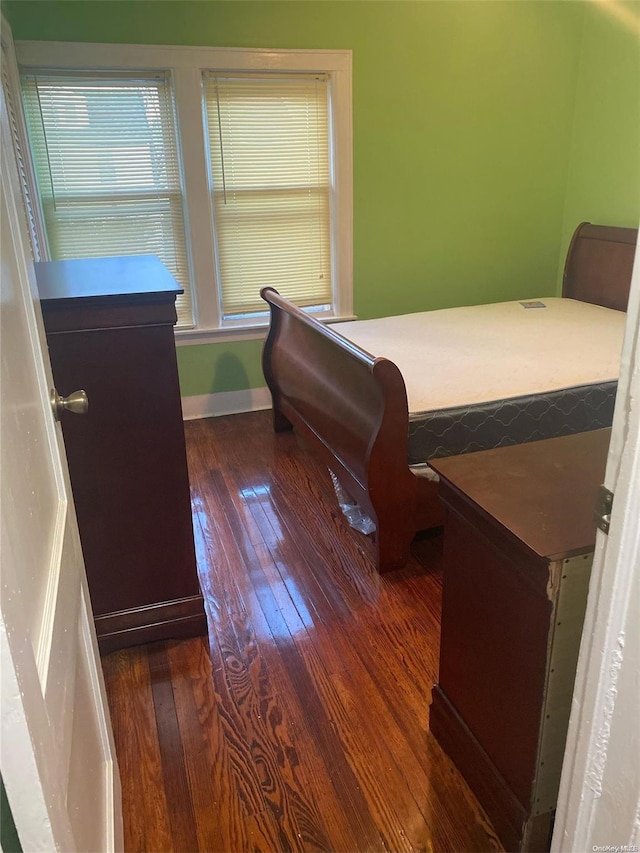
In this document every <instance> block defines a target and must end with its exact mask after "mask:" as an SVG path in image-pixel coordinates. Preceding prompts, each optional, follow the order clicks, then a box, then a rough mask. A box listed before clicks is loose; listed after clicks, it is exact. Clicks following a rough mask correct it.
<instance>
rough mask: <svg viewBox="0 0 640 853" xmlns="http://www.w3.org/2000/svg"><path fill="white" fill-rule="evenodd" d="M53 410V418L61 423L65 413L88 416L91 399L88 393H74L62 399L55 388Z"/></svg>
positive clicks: (52, 402)
mask: <svg viewBox="0 0 640 853" xmlns="http://www.w3.org/2000/svg"><path fill="white" fill-rule="evenodd" d="M51 408H52V410H53V417H54V418H55V419H56V420H57V421H59V420H60V417H61V415H62V413H63V412H73V413H74V414H75V415H86V414H87V412H88V411H89V398H88V397H87V392H86V391H74V392H73V394H69V396H68V397H61V396H60V394H58V392H57V391H56V389H55V388H52V389H51Z"/></svg>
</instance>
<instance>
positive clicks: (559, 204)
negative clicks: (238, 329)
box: [6, 0, 637, 395]
mask: <svg viewBox="0 0 640 853" xmlns="http://www.w3.org/2000/svg"><path fill="white" fill-rule="evenodd" d="M6 6H7V7H8V12H9V17H10V20H11V23H12V26H13V31H14V37H15V38H17V39H19V38H33V39H56V40H77V41H112V42H134V43H135V42H146V43H167V44H168V43H175V44H209V45H216V46H238V47H242V46H248V47H282V48H287V47H290V48H291V47H298V48H350V49H352V50H353V120H354V295H355V310H356V312H357V313H358V315H359V316H360V317H373V316H380V315H384V314H394V313H396V314H397V313H404V312H408V311H415V310H424V309H430V308H438V307H443V306H449V305H459V304H465V303H474V302H489V301H494V300H500V299H512V298H518V297H524V296H533V295H543V294H548V293H551V292H553V291H554V289H555V287H556V280H557V270H558V265H559V263H560V259H561V253H562V252H563V251H564V248H563V246H562V238H563V228H564V229H565V230H566V228H568V227H569V224H570V223H571V217H572V216H577V219H576V221H578V220H579V219H580V218H583V217H582V214H581V213H580V209H581V205H580V203H579V199H577V197H576V201H575V203H574V202H573V201H572V202H571V204H569V203H567V205H566V206H565V196H566V190H567V175H568V174H570V175H571V180H572V182H573V183H576V184H577V185H579V184H580V182H581V177H580V174H581V173H580V171H579V170H576V169H575V168H571V169H569V154H570V152H571V153H572V155H574V156H576V157H577V156H578V153H577V142H576V140H577V134H576V133H574V135H573V137H572V128H573V124H574V112H575V114H576V127H577V126H578V118H579V114H580V110H581V109H584V110H585V111H587V110H588V100H589V92H588V79H587V78H588V76H589V75H588V73H587V71H588V66H589V62H590V60H586V61H585V60H584V58H583V60H582V61H581V42H582V37H583V19H584V17H585V4H584V3H582V2H575V3H567V2H544V3H543V2H536V0H533V2H529V0H504V2H502V1H501V0H485V2H475V1H474V0H471V2H466V0H460V2H449V0H442V2H439V0H433V2H404V0H391V2H386V0H359V2H351V0H343V2H332V0H325V2H322V0H321V1H320V2H316V0H308V2H300V0H298V2H279V0H273V2H272V0H263V2H250V0H249V1H248V2H238V0H235V2H234V0H230V1H229V0H220V1H219V2H218V0H215V1H214V0H209V2H192V0H176V2H173V0H165V2H159V0H121V2H109V0H107V2H101V0H92V2H89V0H84V2H69V0H46V1H45V2H26V1H25V0H12V2H9V3H7V4H6ZM591 11H592V10H589V12H590V15H589V17H588V21H587V24H586V26H585V29H586V32H587V34H588V39H587V41H588V42H589V44H591V41H593V42H594V44H597V43H598V38H599V34H598V26H599V22H598V21H595V20H592V16H591ZM592 29H593V30H594V34H593V36H592V34H591V31H592ZM594 50H595V48H594ZM579 75H580V77H579ZM579 83H580V86H581V89H580V92H581V93H583V92H584V96H583V95H582V94H581V96H580V99H579V104H578V106H577V107H576V91H577V87H578V84H579ZM628 85H629V86H631V84H629V83H628ZM583 100H584V101H585V106H584V107H581V106H580V104H582V102H583ZM619 100H621V98H619V99H616V103H617V102H618V101H619ZM627 106H628V104H627ZM606 108H607V110H610V111H611V112H615V111H616V109H617V107H616V105H615V104H614V103H608V104H607V107H606ZM596 124H597V122H596ZM572 139H573V148H572ZM636 141H637V134H636ZM618 165H620V164H618ZM585 168H586V166H585ZM572 186H573V184H572ZM574 195H577V194H576V193H574V194H573V195H572V198H573V196H574ZM563 215H564V218H563ZM609 221H612V220H611V217H609ZM259 350H260V346H259V344H257V342H254V341H248V342H241V343H234V344H229V343H219V344H215V345H208V346H205V345H203V346H197V347H194V346H189V347H181V348H180V349H179V365H180V376H181V384H182V390H183V393H184V394H185V395H193V394H205V393H210V392H214V391H227V390H236V389H240V388H244V387H256V386H260V385H262V384H263V379H262V375H261V372H260V366H259Z"/></svg>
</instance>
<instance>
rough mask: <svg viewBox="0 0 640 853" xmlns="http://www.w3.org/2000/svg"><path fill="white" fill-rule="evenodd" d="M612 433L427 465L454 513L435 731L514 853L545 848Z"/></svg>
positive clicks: (449, 526)
mask: <svg viewBox="0 0 640 853" xmlns="http://www.w3.org/2000/svg"><path fill="white" fill-rule="evenodd" d="M610 432H611V431H610V430H608V429H606V430H595V431H593V432H587V433H581V434H578V435H571V436H566V437H563V438H554V439H550V440H548V441H538V442H532V443H530V444H523V445H518V446H514V447H504V448H500V449H496V450H487V451H482V452H480V453H471V454H467V455H465V456H457V457H450V458H447V459H438V460H434V461H433V462H432V463H431V464H432V465H433V468H434V469H435V470H436V471H437V472H438V473H439V475H440V478H441V481H440V495H441V498H442V500H443V501H444V503H445V505H446V506H447V508H448V510H449V512H448V518H447V522H446V525H445V536H444V573H443V601H442V643H441V650H440V671H439V680H438V684H437V685H436V686H435V687H434V690H433V704H432V706H431V714H430V728H431V732H432V733H433V735H434V736H435V737H436V739H437V740H438V741H439V742H440V744H441V745H442V747H443V748H444V750H445V751H446V752H447V753H448V754H449V755H450V756H451V758H452V759H453V761H454V763H455V764H456V765H457V766H458V768H459V769H460V771H461V772H462V774H463V776H464V777H465V779H466V780H467V782H468V783H469V785H470V787H471V788H472V790H473V791H474V793H475V794H476V796H477V797H478V800H479V801H480V803H481V804H482V805H483V806H484V808H485V810H486V812H487V814H488V815H489V817H490V818H491V820H492V822H493V824H494V827H495V829H496V831H497V833H498V834H499V836H500V839H501V841H502V843H503V844H504V846H505V848H506V849H507V850H509V851H512V850H548V849H549V844H550V840H551V839H550V836H551V832H552V828H553V818H554V814H555V808H556V801H557V795H558V787H559V783H560V772H561V769H562V759H563V755H564V748H565V741H566V733H567V726H568V720H569V712H570V707H571V697H572V694H573V684H574V680H575V670H576V663H577V658H578V651H579V646H580V638H581V633H582V625H583V621H584V612H585V607H586V599H587V592H588V586H589V576H590V572H591V564H592V561H593V550H594V543H595V533H596V522H595V519H594V508H595V506H596V497H597V492H598V487H599V485H600V484H601V483H602V481H603V479H604V471H605V464H606V457H607V450H608V446H609V439H610Z"/></svg>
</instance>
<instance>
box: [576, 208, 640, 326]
mask: <svg viewBox="0 0 640 853" xmlns="http://www.w3.org/2000/svg"><path fill="white" fill-rule="evenodd" d="M637 239H638V229H637V228H617V227H614V226H611V225H591V223H590V222H583V223H582V224H581V225H578V227H577V228H576V231H575V234H574V235H573V237H572V239H571V244H570V246H569V251H568V252H567V260H566V263H565V265H564V276H563V279H562V295H563V296H566V297H568V298H569V299H579V300H580V301H581V302H592V303H593V304H595V305H604V307H605V308H615V309H616V310H618V311H626V310H627V302H628V300H629V288H630V286H631V271H632V269H633V258H634V255H635V247H636V241H637Z"/></svg>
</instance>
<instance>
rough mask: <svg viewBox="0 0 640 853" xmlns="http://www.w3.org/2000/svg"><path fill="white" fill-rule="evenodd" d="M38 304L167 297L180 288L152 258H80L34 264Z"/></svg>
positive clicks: (153, 256)
mask: <svg viewBox="0 0 640 853" xmlns="http://www.w3.org/2000/svg"><path fill="white" fill-rule="evenodd" d="M35 270H36V281H37V283H38V292H39V294H40V299H41V300H42V302H50V301H54V300H55V301H58V300H65V299H82V298H90V299H102V298H104V299H108V300H113V299H114V298H127V297H133V298H135V297H138V298H144V297H145V296H149V295H151V294H167V295H168V296H169V295H170V296H172V297H175V295H176V294H177V293H182V292H183V289H182V288H181V287H180V285H179V284H178V282H177V281H176V280H175V278H174V277H173V276H172V274H171V273H170V272H169V270H168V269H167V268H166V267H165V266H164V264H163V263H162V262H161V261H160V259H159V258H158V257H157V256H156V255H128V256H124V257H112V258H81V259H77V260H69V261H44V262H41V263H36V264H35Z"/></svg>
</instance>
